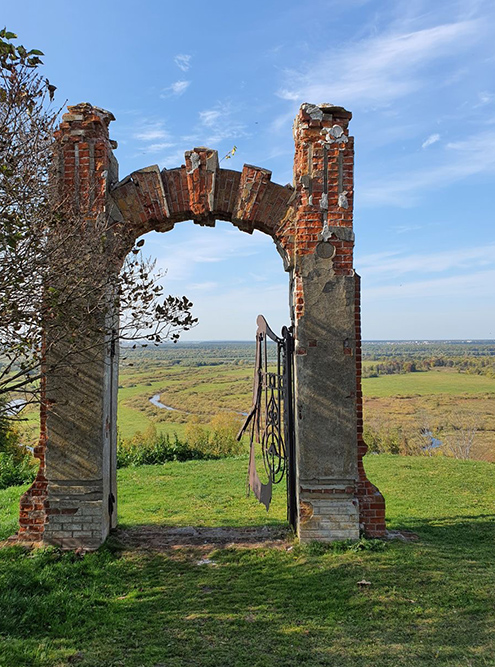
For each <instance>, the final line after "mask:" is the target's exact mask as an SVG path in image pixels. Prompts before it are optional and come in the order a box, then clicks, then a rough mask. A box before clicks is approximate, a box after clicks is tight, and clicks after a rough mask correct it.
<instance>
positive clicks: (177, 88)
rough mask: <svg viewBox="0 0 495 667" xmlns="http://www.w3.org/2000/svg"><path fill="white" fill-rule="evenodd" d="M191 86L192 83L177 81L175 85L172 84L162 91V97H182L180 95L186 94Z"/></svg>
mask: <svg viewBox="0 0 495 667" xmlns="http://www.w3.org/2000/svg"><path fill="white" fill-rule="evenodd" d="M190 85H191V82H190V81H175V83H172V84H171V85H170V86H167V88H164V89H163V90H162V93H161V95H160V97H161V98H167V97H172V96H175V97H180V95H183V94H184V93H185V92H186V90H187V89H188V88H189V86H190Z"/></svg>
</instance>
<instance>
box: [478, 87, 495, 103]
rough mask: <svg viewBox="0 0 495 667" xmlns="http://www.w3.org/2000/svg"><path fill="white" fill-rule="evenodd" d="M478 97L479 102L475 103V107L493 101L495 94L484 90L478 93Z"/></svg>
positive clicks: (494, 100)
mask: <svg viewBox="0 0 495 667" xmlns="http://www.w3.org/2000/svg"><path fill="white" fill-rule="evenodd" d="M478 98H479V104H477V105H476V106H477V107H480V106H485V104H491V103H492V102H495V94H494V93H489V92H487V91H486V90H484V91H482V92H481V93H479V94H478Z"/></svg>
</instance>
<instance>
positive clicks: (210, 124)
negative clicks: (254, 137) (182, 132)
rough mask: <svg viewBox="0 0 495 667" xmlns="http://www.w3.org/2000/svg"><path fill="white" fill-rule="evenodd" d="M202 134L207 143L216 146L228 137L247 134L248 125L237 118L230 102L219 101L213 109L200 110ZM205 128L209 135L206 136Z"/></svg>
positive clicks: (199, 130) (200, 132) (199, 131)
mask: <svg viewBox="0 0 495 667" xmlns="http://www.w3.org/2000/svg"><path fill="white" fill-rule="evenodd" d="M199 122H200V128H199V129H198V131H197V133H198V134H200V135H201V136H202V137H203V139H202V141H204V142H205V144H207V145H211V146H214V145H215V144H219V143H220V142H221V141H224V140H226V139H236V138H238V137H244V136H246V134H247V133H246V126H245V125H244V123H242V122H240V121H238V120H237V119H236V118H235V111H234V109H233V108H232V106H231V104H230V103H229V102H219V103H218V104H217V105H216V106H214V107H213V108H211V109H204V110H203V111H200V112H199ZM205 128H206V129H207V130H208V132H209V136H207V137H206V138H205V137H204V133H205Z"/></svg>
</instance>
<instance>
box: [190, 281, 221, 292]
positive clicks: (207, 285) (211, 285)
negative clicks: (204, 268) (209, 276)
mask: <svg viewBox="0 0 495 667" xmlns="http://www.w3.org/2000/svg"><path fill="white" fill-rule="evenodd" d="M218 286H219V285H218V283H216V282H213V281H212V280H209V281H205V282H204V283H191V285H188V286H187V287H186V292H187V291H188V290H194V291H195V292H198V291H202V292H211V290H216V289H218Z"/></svg>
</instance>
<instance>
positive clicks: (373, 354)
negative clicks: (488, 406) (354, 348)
mask: <svg viewBox="0 0 495 667" xmlns="http://www.w3.org/2000/svg"><path fill="white" fill-rule="evenodd" d="M363 359H365V360H366V362H367V363H366V364H365V365H364V368H363V377H377V376H379V375H393V374H397V373H415V372H420V371H429V370H431V369H432V368H442V367H444V368H455V369H456V370H458V371H459V372H461V373H473V374H476V375H487V376H488V377H495V343H494V342H493V341H468V342H465V341H430V342H418V343H416V342H409V341H408V342H396V341H394V342H382V341H380V342H366V343H364V344H363ZM370 361H373V362H376V363H371V364H370V363H369V362H370Z"/></svg>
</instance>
